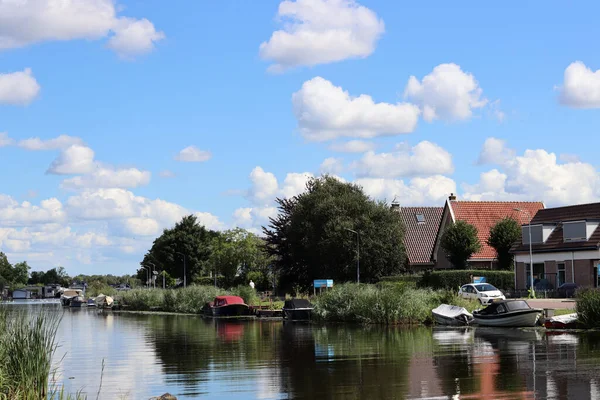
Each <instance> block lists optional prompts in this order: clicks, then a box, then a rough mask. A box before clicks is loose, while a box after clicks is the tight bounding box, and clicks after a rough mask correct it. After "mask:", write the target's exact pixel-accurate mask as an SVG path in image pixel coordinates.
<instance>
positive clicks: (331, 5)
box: [260, 0, 385, 72]
mask: <svg viewBox="0 0 600 400" xmlns="http://www.w3.org/2000/svg"><path fill="white" fill-rule="evenodd" d="M277 14H278V17H279V18H280V19H281V20H282V21H283V23H284V25H283V29H282V30H278V31H275V32H273V34H272V36H271V38H270V39H269V41H268V42H263V43H262V44H261V45H260V56H261V57H262V58H263V59H267V60H272V61H274V62H275V64H273V65H271V66H270V67H269V70H270V71H272V72H282V71H284V70H286V69H289V68H293V67H297V66H305V65H306V66H313V65H317V64H327V63H332V62H336V61H342V60H345V59H348V58H365V57H367V56H369V55H370V54H372V53H373V51H375V45H376V43H377V41H378V40H379V38H380V37H381V35H382V34H383V32H384V30H385V27H384V23H383V21H382V20H381V19H378V18H377V15H376V14H375V13H374V12H373V11H371V10H370V9H368V8H366V7H364V6H361V5H359V4H358V3H357V2H356V1H354V0H297V1H288V0H286V1H282V2H281V3H280V4H279V10H278V13H277Z"/></svg>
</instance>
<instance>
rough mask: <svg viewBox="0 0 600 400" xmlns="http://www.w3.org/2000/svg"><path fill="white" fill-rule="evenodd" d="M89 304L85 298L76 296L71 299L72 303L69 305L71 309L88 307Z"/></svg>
mask: <svg viewBox="0 0 600 400" xmlns="http://www.w3.org/2000/svg"><path fill="white" fill-rule="evenodd" d="M87 305H88V303H87V301H86V300H85V299H84V298H83V296H75V297H73V298H72V299H71V301H70V303H69V307H78V308H81V307H87Z"/></svg>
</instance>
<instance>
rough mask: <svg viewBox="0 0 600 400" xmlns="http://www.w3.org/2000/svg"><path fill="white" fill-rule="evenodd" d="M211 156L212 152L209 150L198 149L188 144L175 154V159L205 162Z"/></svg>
mask: <svg viewBox="0 0 600 400" xmlns="http://www.w3.org/2000/svg"><path fill="white" fill-rule="evenodd" d="M211 157H212V154H211V153H210V151H205V150H200V149H199V148H197V147H196V146H188V147H186V148H185V149H183V150H181V151H180V152H179V153H178V154H177V155H176V156H175V160H177V161H183V162H205V161H208V160H210V159H211Z"/></svg>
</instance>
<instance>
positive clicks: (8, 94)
mask: <svg viewBox="0 0 600 400" xmlns="http://www.w3.org/2000/svg"><path fill="white" fill-rule="evenodd" d="M1 4H2V2H1V1H0V13H1V12H2V11H1V9H2V7H1ZM1 21H2V17H1V16H0V35H1V32H2V28H1V26H2V22H1ZM1 43H2V42H1V36H0V45H1ZM39 93H40V85H39V84H38V82H37V81H36V80H35V78H34V77H33V75H32V74H31V69H29V68H26V69H24V70H23V71H19V72H12V73H6V74H0V104H10V105H17V106H25V105H28V104H30V103H31V102H32V101H33V100H34V99H35V98H36V97H37V96H38V94H39Z"/></svg>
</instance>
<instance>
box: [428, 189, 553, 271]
mask: <svg viewBox="0 0 600 400" xmlns="http://www.w3.org/2000/svg"><path fill="white" fill-rule="evenodd" d="M517 209H521V210H524V211H527V212H528V213H529V214H530V215H532V216H533V215H535V214H536V213H537V212H538V210H542V209H544V203H542V202H522V201H462V200H457V199H456V196H454V194H451V195H450V196H449V197H448V199H447V200H446V204H445V206H444V211H443V213H442V221H441V223H440V229H439V231H438V233H437V237H436V240H435V245H434V248H433V253H432V262H433V265H434V266H435V268H452V265H451V264H450V261H449V260H448V259H447V258H446V255H445V254H444V251H443V250H442V248H441V246H440V241H441V238H442V235H443V234H444V231H445V229H446V228H447V227H448V226H450V224H454V223H455V222H456V221H465V222H467V223H469V224H471V225H473V226H475V228H477V236H478V238H479V241H480V242H481V250H480V251H478V252H477V253H475V254H473V256H472V257H471V258H470V259H469V260H468V262H469V265H470V266H471V268H473V269H494V268H497V266H498V264H497V261H496V250H494V248H493V247H491V246H489V245H488V244H487V239H488V237H489V235H490V229H491V228H492V227H493V226H494V225H495V224H496V223H497V222H498V221H500V220H501V219H503V218H505V217H511V218H514V219H515V220H516V221H517V222H519V223H521V224H523V223H526V222H527V221H528V220H529V217H528V216H527V215H526V213H523V212H519V211H516V210H517Z"/></svg>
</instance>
